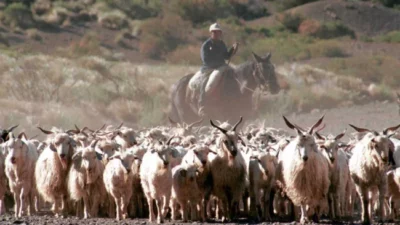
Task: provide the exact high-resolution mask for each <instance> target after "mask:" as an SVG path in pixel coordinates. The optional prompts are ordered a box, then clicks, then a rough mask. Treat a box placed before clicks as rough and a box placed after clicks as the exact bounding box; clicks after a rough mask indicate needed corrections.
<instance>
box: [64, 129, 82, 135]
mask: <svg viewBox="0 0 400 225" xmlns="http://www.w3.org/2000/svg"><path fill="white" fill-rule="evenodd" d="M65 133H67V134H70V133H73V134H79V130H67V131H65Z"/></svg>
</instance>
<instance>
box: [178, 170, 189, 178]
mask: <svg viewBox="0 0 400 225" xmlns="http://www.w3.org/2000/svg"><path fill="white" fill-rule="evenodd" d="M179 174H180V175H181V177H186V175H187V171H186V170H185V169H181V170H180V171H179Z"/></svg>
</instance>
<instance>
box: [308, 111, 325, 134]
mask: <svg viewBox="0 0 400 225" xmlns="http://www.w3.org/2000/svg"><path fill="white" fill-rule="evenodd" d="M324 117H325V115H323V116H322V117H321V118H320V119H319V120H318V121H317V122H316V123H315V124H314V125H313V126H312V127H311V129H310V131H309V132H308V133H309V134H313V132H314V129H315V128H317V127H319V125H321V123H322V120H324Z"/></svg>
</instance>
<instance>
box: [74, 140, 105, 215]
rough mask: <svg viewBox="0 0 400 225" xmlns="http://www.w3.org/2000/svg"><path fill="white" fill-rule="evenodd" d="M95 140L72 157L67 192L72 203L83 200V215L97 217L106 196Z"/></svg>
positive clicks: (79, 149)
mask: <svg viewBox="0 0 400 225" xmlns="http://www.w3.org/2000/svg"><path fill="white" fill-rule="evenodd" d="M96 144H97V140H94V141H92V143H91V144H90V145H89V146H88V147H80V148H78V150H77V152H76V153H75V154H74V155H73V156H72V162H73V165H72V166H71V169H70V171H69V174H68V191H69V194H70V198H71V199H72V200H74V201H80V200H81V199H83V206H84V209H83V215H84V218H85V219H87V218H89V217H97V213H98V210H99V207H100V205H101V204H102V203H104V201H105V199H106V197H107V195H106V190H105V187H104V183H103V171H104V165H103V164H102V162H101V157H102V154H101V153H98V152H96V151H95V146H96Z"/></svg>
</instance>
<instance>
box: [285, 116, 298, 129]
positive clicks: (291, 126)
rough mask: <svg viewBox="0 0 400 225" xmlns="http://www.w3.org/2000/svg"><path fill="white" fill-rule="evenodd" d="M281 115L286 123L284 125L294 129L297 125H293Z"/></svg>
mask: <svg viewBox="0 0 400 225" xmlns="http://www.w3.org/2000/svg"><path fill="white" fill-rule="evenodd" d="M282 117H283V120H284V121H285V123H286V126H288V127H289V128H290V129H296V127H297V126H295V125H293V124H292V123H291V122H290V121H289V120H288V119H287V118H286V117H285V116H282Z"/></svg>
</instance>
